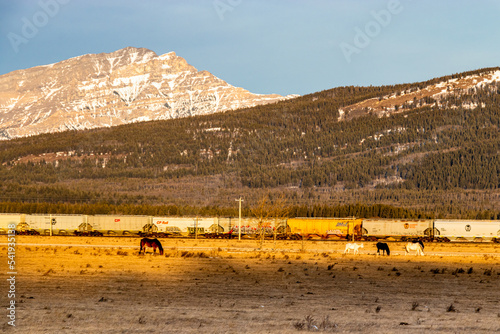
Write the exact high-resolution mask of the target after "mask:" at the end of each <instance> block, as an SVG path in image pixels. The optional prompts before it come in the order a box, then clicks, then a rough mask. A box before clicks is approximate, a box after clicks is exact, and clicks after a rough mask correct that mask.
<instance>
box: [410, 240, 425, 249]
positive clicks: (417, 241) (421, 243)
mask: <svg viewBox="0 0 500 334" xmlns="http://www.w3.org/2000/svg"><path fill="white" fill-rule="evenodd" d="M412 242H413V243H414V244H419V245H420V246H422V251H423V250H424V243H423V242H422V240H420V239H419V240H413V241H412Z"/></svg>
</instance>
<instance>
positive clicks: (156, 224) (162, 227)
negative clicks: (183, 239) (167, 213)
mask: <svg viewBox="0 0 500 334" xmlns="http://www.w3.org/2000/svg"><path fill="white" fill-rule="evenodd" d="M152 224H153V225H152V228H151V229H149V231H150V232H158V233H172V234H183V235H188V234H195V233H198V234H203V233H215V232H217V231H218V232H223V229H221V227H220V226H219V225H218V219H217V218H196V217H182V218H181V217H152Z"/></svg>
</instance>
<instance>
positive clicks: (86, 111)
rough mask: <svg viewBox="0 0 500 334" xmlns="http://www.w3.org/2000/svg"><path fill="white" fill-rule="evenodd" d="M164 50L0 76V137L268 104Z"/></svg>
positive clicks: (268, 99) (131, 51) (268, 98)
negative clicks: (159, 53) (165, 52)
mask: <svg viewBox="0 0 500 334" xmlns="http://www.w3.org/2000/svg"><path fill="white" fill-rule="evenodd" d="M283 99H284V97H282V96H280V95H277V94H272V95H260V94H252V93H250V92H249V91H247V90H245V89H243V88H238V87H234V86H232V85H230V84H228V83H227V82H225V81H223V80H221V79H219V78H217V77H215V76H214V75H212V74H210V73H209V72H207V71H198V70H196V68H194V67H193V66H191V65H189V64H188V63H187V62H186V60H184V59H183V58H181V57H179V56H177V55H176V54H175V53H174V52H170V53H167V54H164V55H161V56H158V55H156V54H155V53H154V52H153V51H150V50H147V49H143V48H132V47H128V48H125V49H122V50H118V51H115V52H112V53H107V54H106V53H101V54H87V55H84V56H80V57H75V58H71V59H68V60H64V61H61V62H58V63H55V64H51V65H45V66H38V67H33V68H30V69H26V70H18V71H14V72H11V73H8V74H5V75H2V76H0V114H1V115H2V116H1V117H0V139H12V138H17V137H24V136H32V135H37V134H42V133H51V132H60V131H65V130H84V129H92V128H98V127H111V126H116V125H120V124H126V123H134V122H140V121H149V120H161V119H171V118H179V117H187V116H196V115H205V114H211V113H217V112H223V111H227V110H231V109H238V108H242V107H251V106H255V105H259V104H266V103H273V102H276V101H280V100H283Z"/></svg>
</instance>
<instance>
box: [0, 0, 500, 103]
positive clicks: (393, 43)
mask: <svg viewBox="0 0 500 334" xmlns="http://www.w3.org/2000/svg"><path fill="white" fill-rule="evenodd" d="M499 17H500V1H498V0H149V1H148V0H144V1H138V0H99V1H97V0H34V1H31V0H0V75H2V74H5V73H8V72H11V71H14V70H18V69H25V68H29V67H33V66H37V65H45V64H51V63H55V62H58V61H61V60H64V59H68V58H71V57H75V56H80V55H83V54H88V53H102V52H106V53H107V52H113V51H116V50H118V49H121V48H124V47H127V46H134V47H144V48H147V49H150V50H152V51H154V52H156V53H157V54H158V55H161V54H165V53H168V52H171V51H175V52H176V54H177V55H178V56H181V57H183V58H185V59H186V61H187V62H188V63H190V64H191V65H193V66H195V67H196V68H197V69H198V70H207V71H209V72H211V73H212V74H214V75H216V76H217V77H219V78H221V79H223V80H225V81H227V82H228V83H230V84H232V85H234V86H238V87H243V88H245V89H248V90H249V91H251V92H253V93H261V94H269V93H278V94H281V95H287V94H300V95H305V94H309V93H314V92H318V91H322V90H325V89H330V88H334V87H339V86H349V85H356V86H369V85H386V84H397V83H407V82H417V81H424V80H428V79H431V78H435V77H440V76H443V75H449V74H453V73H458V72H464V71H469V70H475V69H479V68H484V67H494V66H500V20H499V19H498V18H499Z"/></svg>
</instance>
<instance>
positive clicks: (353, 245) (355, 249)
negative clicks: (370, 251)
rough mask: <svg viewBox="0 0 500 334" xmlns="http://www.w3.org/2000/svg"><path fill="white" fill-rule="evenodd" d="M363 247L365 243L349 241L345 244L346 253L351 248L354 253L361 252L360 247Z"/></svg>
mask: <svg viewBox="0 0 500 334" xmlns="http://www.w3.org/2000/svg"><path fill="white" fill-rule="evenodd" d="M363 247H365V246H364V245H363V244H356V243H351V242H348V243H346V244H345V250H344V254H347V253H349V251H350V250H352V251H353V253H354V254H359V249H360V248H363Z"/></svg>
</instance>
